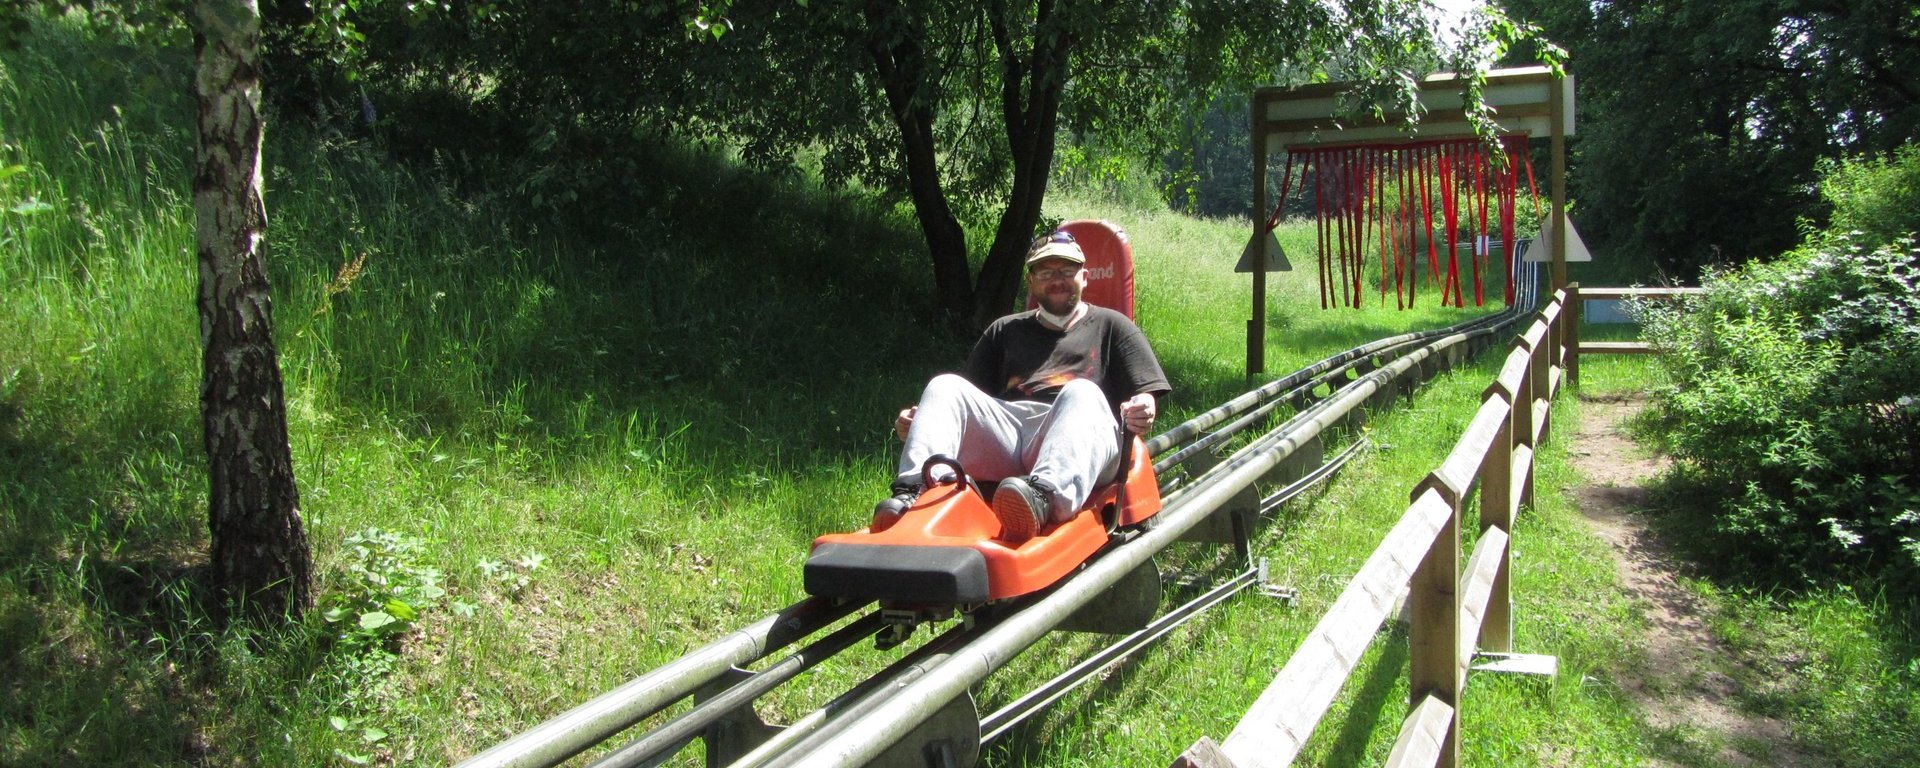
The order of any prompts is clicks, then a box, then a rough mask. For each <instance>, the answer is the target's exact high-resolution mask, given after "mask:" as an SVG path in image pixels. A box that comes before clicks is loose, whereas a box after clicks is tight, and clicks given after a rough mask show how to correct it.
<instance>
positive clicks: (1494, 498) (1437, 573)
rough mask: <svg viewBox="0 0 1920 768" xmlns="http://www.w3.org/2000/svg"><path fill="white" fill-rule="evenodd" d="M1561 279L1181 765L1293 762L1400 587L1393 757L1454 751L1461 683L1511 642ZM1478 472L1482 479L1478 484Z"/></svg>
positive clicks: (1394, 762) (1554, 383)
mask: <svg viewBox="0 0 1920 768" xmlns="http://www.w3.org/2000/svg"><path fill="white" fill-rule="evenodd" d="M1578 295H1579V286H1578V285H1577V284H1576V285H1571V286H1568V287H1567V288H1565V289H1561V290H1559V291H1556V292H1555V293H1554V296H1553V300H1552V301H1551V302H1549V303H1548V304H1547V306H1546V307H1545V308H1544V309H1541V310H1540V311H1539V312H1538V313H1536V314H1535V315H1534V317H1533V320H1532V321H1531V322H1530V323H1528V324H1527V325H1526V326H1525V330H1523V331H1522V332H1521V333H1520V335H1519V337H1518V338H1516V339H1515V340H1514V343H1513V350H1512V352H1511V353H1509V354H1508V356H1507V360H1506V363H1505V364H1504V365H1503V366H1502V367H1501V369H1500V374H1499V375H1498V376H1497V377H1496V378H1495V379H1494V381H1493V384H1492V385H1491V386H1489V387H1488V388H1487V391H1486V394H1485V396H1484V398H1483V399H1482V401H1481V405H1480V410H1479V411H1478V413H1476V414H1475V416H1474V418H1473V421H1472V422H1471V423H1470V424H1469V425H1468V426H1467V428H1466V431H1465V433H1464V434H1463V435H1462V436H1461V437H1460V440H1459V442H1458V443H1456V444H1455V445H1454V448H1453V451H1452V453H1450V454H1449V455H1448V456H1447V459H1446V461H1445V462H1443V463H1442V464H1441V465H1440V467H1439V468H1438V469H1435V470H1434V471H1433V472H1431V473H1429V474H1428V475H1427V477H1426V479H1424V480H1422V481H1421V482H1420V483H1419V484H1418V486H1417V487H1416V488H1415V490H1414V492H1413V501H1412V504H1411V505H1409V506H1408V508H1407V511H1406V514H1404V515H1403V516H1402V517H1401V518H1400V521H1399V522H1398V523H1396V524H1395V525H1394V526H1393V528H1392V530H1390V531H1388V532H1387V535H1386V538H1385V539H1384V540H1383V541H1381V543H1380V545H1379V546H1378V547H1377V548H1375V549H1374V551H1373V554H1372V555H1371V556H1370V557H1368V558H1367V561H1366V563H1365V564H1364V565H1362V566H1361V568H1360V572H1359V573H1358V574H1356V575H1355V576H1354V577H1353V580H1352V581H1350V582H1348V584H1347V586H1346V588H1345V590H1343V591H1342V592H1341V593H1340V597H1339V598H1338V599H1337V600H1335V601H1334V604H1333V607H1332V608H1330V609H1328V611H1327V613H1326V615H1325V616H1323V617H1321V619H1320V622H1319V623H1318V624H1317V625H1315V626H1314V628H1313V631H1312V632H1311V633H1310V634H1308V635H1307V638H1306V639H1305V640H1304V641H1302V642H1301V644H1300V648H1299V649H1298V650H1296V651H1295V652H1294V654H1293V656H1292V657H1291V658H1289V659H1288V660H1287V664H1286V666H1285V667H1283V668H1282V669H1281V670H1280V673H1279V675H1278V676H1276V677H1275V678H1274V680H1273V682H1272V683H1270V684H1268V686H1267V688H1266V690H1264V691H1263V692H1262V693H1261V694H1260V696H1259V698H1258V699H1256V700H1255V701H1254V703H1253V705H1252V706H1251V707H1250V708H1249V709H1248V710H1247V713H1246V715H1245V716H1243V717H1241V719H1240V722H1239V724H1238V725H1236V726H1234V729H1233V731H1232V732H1231V733H1229V734H1228V735H1227V737H1226V739H1225V740H1223V741H1220V742H1214V741H1212V740H1211V739H1208V738H1205V737H1202V738H1201V739H1200V740H1199V741H1198V742H1196V743H1195V744H1194V745H1193V746H1192V747H1190V748H1188V749H1187V751H1186V752H1184V753H1182V754H1181V755H1180V757H1179V758H1178V759H1177V760H1176V761H1175V762H1174V765H1175V766H1183V767H1186V768H1279V767H1281V766H1287V765H1291V764H1292V763H1293V760H1294V758H1295V757H1297V756H1298V755H1299V753H1300V750H1301V748H1302V746H1304V745H1305V744H1306V741H1307V739H1308V738H1309V737H1311V736H1312V735H1313V731H1314V729H1315V728H1316V727H1317V726H1318V725H1319V722H1320V719H1321V717H1322V716H1324V715H1325V714H1326V711H1327V709H1328V707H1329V706H1331V705H1332V703H1333V700H1334V698H1335V696H1337V695H1338V694H1339V692H1340V689H1341V688H1342V687H1343V686H1344V685H1345V684H1346V681H1347V678H1349V677H1350V676H1351V675H1352V674H1353V669H1354V667H1355V665H1356V664H1358V662H1359V660H1360V658H1361V656H1362V654H1364V653H1365V652H1366V650H1367V647H1368V646H1369V645H1370V644H1371V643H1372V642H1373V638H1374V637H1375V636H1376V635H1377V634H1378V630H1379V628H1380V626H1381V624H1382V623H1383V622H1385V621H1386V620H1387V618H1388V616H1389V615H1390V614H1391V613H1392V611H1393V609H1394V604H1395V602H1396V601H1397V599H1398V598H1399V596H1400V594H1401V592H1402V591H1403V590H1405V591H1406V593H1407V608H1408V614H1409V622H1410V625H1409V630H1408V639H1407V643H1408V648H1409V664H1408V676H1409V678H1410V685H1409V686H1408V688H1409V690H1410V691H1411V696H1412V701H1411V702H1410V703H1411V706H1410V709H1411V714H1409V715H1408V716H1407V718H1406V720H1405V721H1404V722H1403V723H1402V725H1401V729H1400V736H1399V738H1398V740H1397V741H1396V742H1395V743H1394V746H1393V752H1392V753H1391V756H1390V757H1389V758H1388V761H1387V764H1388V765H1389V766H1434V765H1440V766H1448V767H1449V768H1451V766H1454V765H1457V764H1458V761H1459V753H1460V749H1459V746H1460V710H1459V706H1460V696H1461V692H1462V690H1463V689H1464V687H1465V685H1466V678H1467V670H1468V668H1469V665H1470V664H1471V663H1472V661H1473V658H1474V654H1475V653H1476V651H1477V650H1483V651H1488V652H1495V653H1506V652H1510V651H1511V650H1512V647H1513V625H1512V609H1511V600H1510V598H1509V596H1508V584H1507V574H1508V572H1509V564H1510V562H1511V554H1510V550H1511V548H1510V547H1509V541H1510V536H1511V534H1512V531H1513V521H1514V518H1515V516H1516V515H1517V513H1518V512H1519V510H1520V508H1521V507H1523V506H1526V505H1529V504H1531V503H1532V499H1533V455H1534V446H1536V445H1539V444H1540V442H1541V441H1544V440H1546V439H1547V437H1548V432H1549V424H1548V412H1549V408H1550V406H1551V405H1552V403H1553V398H1554V395H1556V394H1557V393H1558V392H1559V390H1560V387H1561V382H1562V381H1563V380H1564V379H1565V378H1566V377H1565V376H1564V375H1563V374H1565V373H1566V372H1567V371H1568V370H1569V367H1570V366H1571V365H1573V364H1574V358H1575V355H1576V354H1577V352H1576V350H1578V349H1579V346H1580V345H1579V341H1578V339H1579V337H1578V332H1577V328H1578V323H1577V322H1574V318H1573V315H1572V313H1570V312H1568V311H1566V308H1567V307H1569V305H1570V302H1569V297H1570V296H1578ZM1476 486H1477V488H1476ZM1475 490H1477V492H1478V493H1479V494H1480V531H1479V538H1478V539H1477V540H1476V541H1475V542H1474V545H1473V555H1472V558H1471V559H1469V560H1468V561H1467V563H1466V568H1465V570H1464V572H1463V571H1462V570H1461V567H1460V562H1461V558H1460V554H1461V547H1460V521H1461V509H1462V507H1463V506H1465V502H1466V501H1467V500H1468V498H1469V497H1468V494H1469V493H1470V492H1473V491H1475Z"/></svg>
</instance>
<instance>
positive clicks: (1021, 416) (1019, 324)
mask: <svg viewBox="0 0 1920 768" xmlns="http://www.w3.org/2000/svg"><path fill="white" fill-rule="evenodd" d="M1086 262H1087V259H1086V256H1085V254H1084V253H1083V252H1082V251H1081V249H1080V246H1079V244H1077V243H1075V242H1074V239H1073V236H1072V235H1070V234H1068V233H1066V232H1053V233H1051V234H1049V235H1046V236H1044V237H1041V238H1039V239H1037V240H1035V241H1034V242H1033V245H1032V247H1030V248H1029V249H1028V250H1027V261H1026V268H1027V293H1028V296H1030V297H1031V298H1032V299H1033V303H1034V304H1035V306H1036V308H1035V309H1031V310H1028V311H1025V312H1018V313H1015V314H1012V315H1008V316H1006V317H1002V318H1000V319H999V320H996V321H994V323H993V325H991V326H988V328H987V330H986V331H985V332H984V333H982V334H981V336H980V340H979V341H978V342H976V343H975V344H974V347H973V354H972V355H970V356H968V358H967V364H966V367H965V368H964V369H963V370H962V371H961V372H960V373H958V374H953V373H947V374H941V375H939V376H936V377H934V379H933V380H932V381H930V382H928V383H927V387H926V389H925V390H923V391H922V392H921V394H920V402H919V404H917V405H915V406H912V407H909V408H907V409H905V410H902V411H901V412H900V415H899V417H898V418H897V419H896V420H895V422H894V430H895V432H896V433H897V434H899V436H900V438H901V439H902V440H904V441H905V442H906V446H905V447H904V448H903V449H902V450H901V452H900V462H899V472H898V474H897V475H896V476H895V479H894V483H893V493H892V495H891V496H889V497H888V498H887V499H886V500H884V501H881V502H880V503H879V504H878V505H876V506H875V508H874V514H875V516H876V519H879V518H882V517H886V516H898V515H900V514H902V513H904V512H905V511H906V509H907V508H908V507H909V506H911V505H912V504H913V502H914V500H915V499H917V498H919V496H920V494H921V493H923V492H924V491H925V490H926V486H925V485H924V484H923V483H924V482H933V483H940V482H946V481H948V480H950V479H952V470H951V468H949V467H946V466H944V465H940V464H935V465H934V466H933V467H932V469H931V470H930V472H929V474H933V475H934V476H933V477H927V478H922V477H921V468H922V466H923V464H924V462H926V460H927V459H928V458H930V457H933V456H939V455H944V456H948V457H951V458H953V459H954V460H956V461H958V462H959V464H960V465H961V466H962V467H963V468H965V470H966V472H967V474H968V475H970V476H972V477H974V478H977V479H981V480H998V481H999V482H1000V485H999V488H998V489H996V490H995V492H994V494H993V512H994V516H995V517H997V518H999V520H1000V527H1001V535H1000V538H1001V539H1003V540H1005V541H1007V542H1010V543H1013V544H1016V545H1017V544H1019V543H1020V542H1024V541H1026V540H1027V539H1030V538H1032V537H1033V535H1034V534H1036V533H1038V532H1039V531H1040V529H1041V528H1043V527H1045V526H1047V525H1050V524H1053V523H1059V522H1064V521H1066V520H1067V519H1069V518H1071V517H1072V516H1073V514H1074V513H1075V511H1077V510H1079V509H1080V506H1081V505H1083V504H1085V503H1086V501H1087V498H1088V496H1090V495H1091V494H1092V493H1093V490H1094V489H1095V488H1096V487H1098V486H1099V485H1101V484H1103V483H1106V482H1110V481H1111V480H1112V479H1113V478H1114V476H1115V474H1116V473H1117V472H1118V471H1119V465H1120V444H1121V443H1120V441H1121V439H1122V438H1123V437H1124V435H1123V434H1122V433H1121V431H1120V425H1121V424H1123V423H1124V424H1125V425H1126V430H1127V431H1126V434H1135V435H1144V434H1146V433H1147V431H1148V430H1150V429H1152V428H1153V419H1154V415H1155V413H1156V412H1157V404H1158V401H1159V398H1161V397H1164V396H1165V395H1166V394H1167V393H1168V392H1169V391H1171V388H1170V387H1169V385H1168V384H1167V375H1166V373H1165V372H1163V371H1161V370H1160V361H1159V359H1158V358H1156V357H1154V354H1153V347H1152V346H1150V345H1149V344H1148V343H1147V337H1146V335H1145V334H1143V333H1141V332H1140V328H1139V327H1138V326H1136V325H1134V324H1133V321H1132V320H1129V319H1127V316H1126V315H1123V314H1121V313H1119V312H1116V311H1114V310H1112V309H1108V308H1105V307H1096V306H1093V305H1091V304H1088V303H1086V302H1084V301H1082V300H1081V299H1080V294H1081V292H1082V291H1083V290H1085V289H1086V287H1087V277H1088V276H1087V270H1086V269H1085V267H1086ZM943 472H944V473H945V474H941V473H943Z"/></svg>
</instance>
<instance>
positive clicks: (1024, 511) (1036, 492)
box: [993, 475, 1054, 544]
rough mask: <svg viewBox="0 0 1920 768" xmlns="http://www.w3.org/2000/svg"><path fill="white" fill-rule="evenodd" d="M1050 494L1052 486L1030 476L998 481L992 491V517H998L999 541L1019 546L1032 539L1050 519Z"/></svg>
mask: <svg viewBox="0 0 1920 768" xmlns="http://www.w3.org/2000/svg"><path fill="white" fill-rule="evenodd" d="M1053 493H1054V488H1053V484H1051V483H1048V482H1047V481H1045V480H1041V479H1040V478H1037V477H1034V476H1032V475H1028V476H1026V477H1009V478H1007V479H1005V480H1002V481H1000V488H999V490H996V491H994V492H993V516H994V517H997V518H1000V538H1001V540H1003V541H1007V542H1009V543H1013V544H1019V543H1022V542H1024V541H1026V540H1027V539H1031V538H1033V535H1034V534H1035V533H1038V532H1039V531H1040V526H1043V525H1046V524H1047V519H1048V518H1049V517H1051V516H1052V515H1051V511H1052V509H1053Z"/></svg>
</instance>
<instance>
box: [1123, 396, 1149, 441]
mask: <svg viewBox="0 0 1920 768" xmlns="http://www.w3.org/2000/svg"><path fill="white" fill-rule="evenodd" d="M1157 413H1158V411H1157V410H1156V406H1155V404H1154V401H1153V393H1151V392H1142V393H1140V394H1137V395H1134V396H1133V397H1131V398H1128V399H1127V401H1126V402H1124V403H1121V404H1120V421H1121V422H1122V423H1124V424H1126V426H1127V431H1128V432H1130V433H1132V434H1136V435H1145V434H1147V432H1148V431H1149V430H1151V429H1153V417H1154V416H1155V415H1156V414H1157Z"/></svg>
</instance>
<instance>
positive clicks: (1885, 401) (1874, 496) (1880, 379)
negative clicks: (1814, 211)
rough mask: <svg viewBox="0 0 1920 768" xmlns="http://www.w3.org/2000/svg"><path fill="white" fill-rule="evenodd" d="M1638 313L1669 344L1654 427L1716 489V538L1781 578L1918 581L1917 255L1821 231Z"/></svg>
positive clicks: (1902, 244) (1906, 247) (1738, 557)
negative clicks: (1684, 300) (1693, 297)
mask: <svg viewBox="0 0 1920 768" xmlns="http://www.w3.org/2000/svg"><path fill="white" fill-rule="evenodd" d="M1811 240H1812V241H1813V242H1812V243H1810V244H1809V245H1807V246H1805V247H1802V248H1801V249H1799V250H1797V251H1794V252H1792V253H1789V254H1788V255H1786V256H1785V257H1783V258H1782V259H1780V260H1779V261H1777V262H1773V263H1770V264H1764V265H1753V266H1749V267H1747V268H1745V269H1742V270H1739V271H1735V272H1729V273H1723V274H1718V275H1710V276H1709V277H1708V278H1707V280H1706V281H1705V284H1706V288H1707V291H1706V293H1705V294H1704V295H1703V296H1702V297H1700V298H1699V299H1698V300H1697V301H1694V302H1691V303H1689V304H1687V305H1684V306H1682V307H1679V308H1666V309H1663V308H1659V307H1652V306H1648V307H1641V308H1640V312H1641V314H1642V317H1643V319H1644V320H1645V321H1646V322H1647V329H1648V335H1649V338H1650V339H1651V340H1652V341H1653V342H1654V343H1655V344H1656V345H1658V346H1659V347H1660V348H1661V349H1662V350H1664V351H1665V352H1666V353H1667V354H1666V355H1664V356H1663V358H1662V359H1663V360H1664V361H1665V364H1666V365H1667V366H1668V367H1669V371H1670V373H1671V374H1672V382H1673V383H1672V384H1671V385H1669V386H1668V387H1666V388H1665V389H1664V390H1663V391H1661V392H1660V393H1658V396H1657V399H1656V404H1655V419H1656V425H1655V432H1656V433H1657V435H1658V436H1659V437H1660V438H1661V439H1662V442H1663V444H1664V447H1665V448H1666V449H1667V450H1668V451H1669V452H1671V453H1672V454H1673V455H1674V456H1675V457H1676V458H1678V459H1681V460H1683V467H1684V468H1683V470H1682V472H1683V473H1684V475H1685V476H1686V477H1687V478H1688V479H1689V480H1691V481H1693V482H1694V483H1695V484H1697V486H1696V487H1698V488H1700V489H1702V490H1703V491H1705V498H1709V499H1712V501H1711V502H1710V505H1711V506H1712V507H1713V508H1714V509H1713V510H1712V511H1713V521H1714V525H1713V529H1714V530H1713V533H1714V534H1715V536H1713V537H1710V538H1711V540H1712V541H1713V542H1714V543H1715V544H1716V545H1717V546H1718V547H1719V548H1721V549H1723V550H1724V552H1725V553H1726V554H1728V555H1730V557H1727V558H1723V560H1724V561H1725V562H1729V563H1737V564H1740V565H1743V566H1745V567H1748V568H1750V569H1753V570H1755V571H1759V572H1764V573H1766V574H1770V575H1774V576H1778V577H1786V578H1788V579H1791V580H1803V579H1812V578H1825V577H1831V576H1836V575H1840V574H1842V573H1846V572H1852V573H1866V574H1872V575H1874V576H1875V577H1876V578H1880V579H1883V580H1884V582H1885V583H1887V584H1889V585H1901V584H1905V585H1907V586H1906V587H1904V588H1905V589H1908V590H1911V589H1912V585H1913V584H1914V579H1913V577H1914V576H1916V575H1920V476H1916V474H1915V467H1920V398H1916V395H1917V394H1920V290H1917V289H1916V286H1920V264H1917V261H1920V252H1917V251H1915V250H1914V248H1913V244H1912V241H1911V240H1907V239H1901V240H1897V241H1895V242H1893V243H1892V244H1888V245H1880V246H1877V247H1874V246H1869V245H1867V244H1865V243H1863V242H1861V240H1860V239H1858V238H1856V237H1851V236H1847V235H1836V234H1831V233H1829V234H1824V235H1820V236H1816V237H1814V238H1811Z"/></svg>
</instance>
